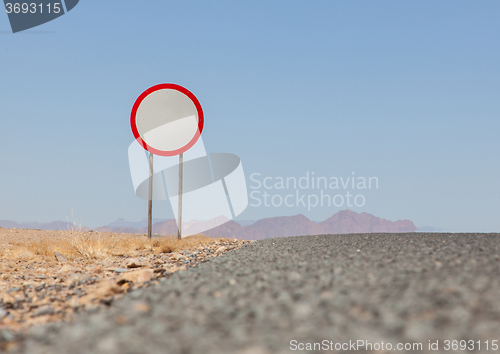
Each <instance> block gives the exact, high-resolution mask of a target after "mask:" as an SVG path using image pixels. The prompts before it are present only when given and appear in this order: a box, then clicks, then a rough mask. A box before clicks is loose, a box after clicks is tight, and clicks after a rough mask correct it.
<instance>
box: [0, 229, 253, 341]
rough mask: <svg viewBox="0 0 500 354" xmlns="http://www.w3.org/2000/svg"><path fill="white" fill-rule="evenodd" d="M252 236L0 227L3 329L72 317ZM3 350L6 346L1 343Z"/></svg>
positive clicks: (0, 315)
mask: <svg viewBox="0 0 500 354" xmlns="http://www.w3.org/2000/svg"><path fill="white" fill-rule="evenodd" d="M246 243H248V241H241V240H236V239H233V240H230V239H213V238H209V237H205V236H192V237H187V238H185V239H182V240H180V241H177V240H176V237H173V236H172V237H169V236H164V237H154V238H153V239H152V240H148V239H147V237H146V236H144V235H136V234H133V235H132V234H115V233H98V232H77V231H40V230H18V229H1V228H0V330H5V329H6V330H9V331H11V332H14V333H15V332H18V331H23V330H25V329H27V328H28V327H31V326H33V325H37V324H42V323H46V322H53V321H70V320H71V319H72V317H73V315H74V314H75V313H77V312H80V311H84V310H92V309H93V308H96V307H98V306H108V305H110V304H111V303H112V301H113V300H115V299H116V298H119V297H122V296H124V294H126V293H127V292H129V291H130V290H132V289H137V288H140V287H148V286H153V285H155V284H157V283H158V280H159V278H162V277H168V276H170V274H172V273H175V272H177V271H182V270H185V269H187V268H188V267H193V266H195V265H197V264H198V263H201V262H205V261H206V260H208V259H210V258H212V257H216V256H218V255H221V254H223V253H225V252H227V251H230V250H233V249H236V248H239V247H241V246H242V245H244V244H246ZM3 349H5V348H3Z"/></svg>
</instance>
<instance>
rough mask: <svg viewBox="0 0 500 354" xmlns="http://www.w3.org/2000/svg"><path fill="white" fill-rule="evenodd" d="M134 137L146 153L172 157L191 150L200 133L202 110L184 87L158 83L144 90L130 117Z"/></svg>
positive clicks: (201, 128)
mask: <svg viewBox="0 0 500 354" xmlns="http://www.w3.org/2000/svg"><path fill="white" fill-rule="evenodd" d="M131 126H132V131H133V132H134V136H135V138H136V139H137V141H138V142H139V144H141V145H142V147H143V148H144V149H146V150H148V151H149V152H152V153H153V154H156V155H161V156H175V155H178V154H180V153H183V152H184V151H186V150H188V149H189V148H190V147H192V146H193V145H194V144H195V143H196V141H197V140H198V138H199V137H200V134H201V132H202V130H203V111H202V109H201V105H200V104H199V102H198V100H197V99H196V97H195V96H194V95H193V94H192V93H191V92H189V91H188V90H186V89H185V88H183V87H181V86H178V85H174V84H161V85H156V86H153V87H151V88H150V89H148V90H146V91H145V92H144V93H143V94H142V95H141V96H139V98H138V99H137V101H136V102H135V104H134V108H133V109H132V115H131Z"/></svg>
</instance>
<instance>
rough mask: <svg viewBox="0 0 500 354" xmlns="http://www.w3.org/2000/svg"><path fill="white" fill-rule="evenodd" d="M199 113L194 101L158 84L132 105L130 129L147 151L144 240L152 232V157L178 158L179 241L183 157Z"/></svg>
mask: <svg viewBox="0 0 500 354" xmlns="http://www.w3.org/2000/svg"><path fill="white" fill-rule="evenodd" d="M203 124H204V120H203V110H202V109H201V105H200V102H198V99H197V98H196V97H195V96H194V95H193V94H192V93H191V92H190V91H188V90H187V89H185V88H184V87H182V86H179V85H175V84H160V85H156V86H153V87H150V88H149V89H147V90H146V91H144V92H143V93H142V94H141V95H140V96H139V98H137V100H136V101H135V103H134V107H133V108H132V113H131V115H130V125H131V127H132V132H133V133H134V137H135V139H136V140H137V142H138V143H139V144H140V145H141V146H142V147H143V148H144V149H146V150H147V151H149V200H148V202H149V204H148V237H149V238H151V236H152V228H153V225H152V224H153V215H152V212H153V196H154V195H153V175H154V171H153V154H155V155H159V156H177V155H179V204H178V210H177V222H178V233H177V237H178V238H179V239H180V238H182V172H183V158H184V156H183V153H184V152H185V151H187V150H189V149H190V148H191V147H192V146H193V145H194V144H195V143H196V142H197V141H198V138H199V137H200V135H201V132H202V131H203Z"/></svg>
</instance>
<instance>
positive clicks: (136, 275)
mask: <svg viewBox="0 0 500 354" xmlns="http://www.w3.org/2000/svg"><path fill="white" fill-rule="evenodd" d="M153 277H154V270H153V269H142V270H136V271H133V272H127V273H123V274H122V275H120V277H119V278H118V281H120V280H126V281H130V282H133V283H135V284H142V283H144V282H146V281H150V280H151V279H153Z"/></svg>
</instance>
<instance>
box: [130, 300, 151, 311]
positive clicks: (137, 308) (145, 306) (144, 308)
mask: <svg viewBox="0 0 500 354" xmlns="http://www.w3.org/2000/svg"><path fill="white" fill-rule="evenodd" d="M150 310H151V307H150V306H149V305H148V304H147V303H145V302H138V303H136V304H135V305H134V311H136V312H149V311H150Z"/></svg>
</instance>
